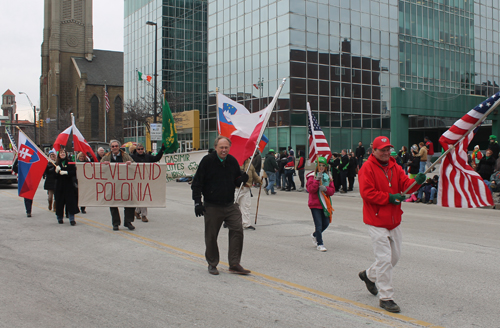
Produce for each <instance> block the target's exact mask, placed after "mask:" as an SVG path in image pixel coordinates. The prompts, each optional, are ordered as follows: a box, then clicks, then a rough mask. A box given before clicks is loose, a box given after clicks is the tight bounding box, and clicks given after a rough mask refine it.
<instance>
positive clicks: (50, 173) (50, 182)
mask: <svg viewBox="0 0 500 328" xmlns="http://www.w3.org/2000/svg"><path fill="white" fill-rule="evenodd" d="M56 175H57V173H56V167H55V166H54V164H52V163H48V164H47V167H46V168H45V172H44V173H43V177H44V179H45V183H44V184H43V189H45V190H55V189H56Z"/></svg>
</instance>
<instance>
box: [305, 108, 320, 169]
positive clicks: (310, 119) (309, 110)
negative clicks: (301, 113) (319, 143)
mask: <svg viewBox="0 0 500 328" xmlns="http://www.w3.org/2000/svg"><path fill="white" fill-rule="evenodd" d="M307 115H308V117H309V129H310V130H311V136H312V138H313V142H314V144H315V145H316V136H315V135H314V127H313V126H311V125H312V121H313V120H312V117H311V116H312V113H311V104H309V102H307ZM318 124H319V122H318ZM314 150H315V155H316V157H318V150H317V148H316V147H314ZM309 164H312V162H311V160H310V159H309Z"/></svg>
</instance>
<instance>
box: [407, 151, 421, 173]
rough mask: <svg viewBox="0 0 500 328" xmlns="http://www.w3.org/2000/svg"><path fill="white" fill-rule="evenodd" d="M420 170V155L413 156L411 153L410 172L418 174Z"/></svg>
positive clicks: (409, 159) (409, 160)
mask: <svg viewBox="0 0 500 328" xmlns="http://www.w3.org/2000/svg"><path fill="white" fill-rule="evenodd" d="M410 162H411V163H410ZM419 170H420V157H418V156H413V155H412V154H410V156H409V158H408V173H411V174H417V173H418V171H419Z"/></svg>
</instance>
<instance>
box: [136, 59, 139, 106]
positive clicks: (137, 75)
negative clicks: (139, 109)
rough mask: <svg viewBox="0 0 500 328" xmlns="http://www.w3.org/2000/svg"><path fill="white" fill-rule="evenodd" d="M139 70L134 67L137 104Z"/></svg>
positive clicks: (137, 99)
mask: <svg viewBox="0 0 500 328" xmlns="http://www.w3.org/2000/svg"><path fill="white" fill-rule="evenodd" d="M138 72H139V70H138V69H137V67H136V68H135V73H136V79H135V105H136V106H137V102H138V101H139V73H138Z"/></svg>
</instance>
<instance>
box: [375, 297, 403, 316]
mask: <svg viewBox="0 0 500 328" xmlns="http://www.w3.org/2000/svg"><path fill="white" fill-rule="evenodd" d="M380 307H381V308H382V309H384V310H386V311H389V312H393V313H399V312H401V309H400V308H399V305H397V304H396V302H394V301H393V300H388V301H382V300H380Z"/></svg>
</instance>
